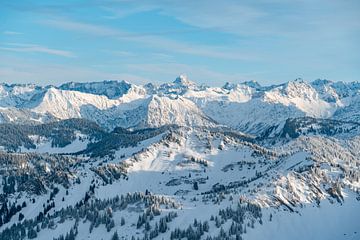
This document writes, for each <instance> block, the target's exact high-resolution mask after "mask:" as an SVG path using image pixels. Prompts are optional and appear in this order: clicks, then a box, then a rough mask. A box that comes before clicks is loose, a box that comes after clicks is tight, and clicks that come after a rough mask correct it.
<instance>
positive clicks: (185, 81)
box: [173, 74, 196, 87]
mask: <svg viewBox="0 0 360 240" xmlns="http://www.w3.org/2000/svg"><path fill="white" fill-rule="evenodd" d="M173 83H174V84H178V85H182V86H187V87H189V86H195V85H196V84H195V83H194V82H192V81H190V80H189V78H188V77H187V76H186V75H185V74H180V76H178V77H177V78H176V79H175V81H174V82H173Z"/></svg>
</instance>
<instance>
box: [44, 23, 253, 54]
mask: <svg viewBox="0 0 360 240" xmlns="http://www.w3.org/2000/svg"><path fill="white" fill-rule="evenodd" d="M43 23H44V24H46V25H50V26H52V27H57V28H60V29H64V30H69V31H74V32H76V33H86V34H90V35H94V36H99V37H114V38H115V39H117V40H119V41H131V42H136V43H139V44H141V46H142V47H143V46H145V47H146V46H148V47H152V48H158V49H162V50H166V51H171V52H177V53H183V54H189V55H195V56H202V57H211V58H220V59H229V60H254V59H257V58H258V57H259V56H256V55H255V54H254V53H246V52H244V51H243V52H240V51H236V50H235V49H233V48H232V49H228V48H226V47H210V46H208V47H205V46H202V45H197V44H190V43H184V42H180V41H175V40H170V39H167V38H164V37H160V36H156V35H157V33H145V34H133V33H129V32H126V31H122V30H119V29H117V28H110V27H107V26H103V25H97V24H89V23H82V22H76V21H71V20H65V19H56V20H54V19H53V20H46V21H44V22H43Z"/></svg>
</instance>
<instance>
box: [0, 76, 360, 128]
mask: <svg viewBox="0 0 360 240" xmlns="http://www.w3.org/2000/svg"><path fill="white" fill-rule="evenodd" d="M359 91H360V84H359V83H356V82H354V83H344V82H332V81H328V80H315V81H313V82H307V81H303V80H301V79H297V80H294V81H289V82H287V83H284V84H280V85H272V86H261V85H260V84H259V83H258V82H256V81H247V82H243V83H240V84H233V83H229V82H227V83H226V84H225V85H224V86H223V87H221V88H219V87H205V86H198V85H196V84H195V83H194V82H193V81H190V80H189V78H188V77H187V76H186V75H180V76H179V77H177V78H176V79H175V81H173V82H170V83H164V84H161V85H156V84H152V83H150V84H146V85H144V86H137V85H135V84H131V83H128V82H126V81H115V80H110V81H102V82H87V83H74V82H69V83H65V84H62V85H61V86H59V87H56V86H47V87H40V86H36V85H34V84H26V85H7V84H2V85H0V107H2V109H0V114H1V115H2V118H1V119H2V121H3V122H17V121H19V120H20V119H21V121H23V120H24V119H26V117H27V116H29V119H33V117H31V116H30V115H33V116H37V117H36V118H37V119H39V120H40V121H42V120H41V119H43V121H46V120H48V119H52V118H51V117H49V116H53V117H54V118H59V119H67V118H72V117H82V118H90V119H91V120H95V121H96V122H97V123H99V124H101V125H103V126H104V127H107V128H113V127H117V126H119V127H129V126H141V124H138V122H146V121H145V120H143V119H144V118H143V117H142V116H141V114H146V113H145V112H146V111H145V110H144V109H147V108H148V103H149V99H157V97H160V99H162V100H161V101H155V102H158V103H161V104H155V106H157V107H158V108H159V109H157V110H156V111H153V112H154V113H156V114H155V115H156V116H158V117H160V116H162V115H164V116H167V120H166V121H161V120H158V121H155V122H154V120H152V121H151V122H153V123H154V124H155V125H156V126H157V125H158V124H160V125H161V124H177V123H182V124H191V123H196V124H197V125H199V124H203V125H206V124H207V123H209V122H211V123H213V122H215V121H216V123H217V124H219V125H227V126H229V127H232V128H235V129H238V130H241V131H244V132H247V133H251V134H261V132H262V131H265V130H266V128H269V127H275V125H281V124H284V123H285V121H286V119H287V118H288V117H289V116H292V115H293V116H308V117H316V118H336V119H344V118H345V116H346V117H348V116H350V115H351V114H353V113H354V111H356V106H357V101H358V99H359V95H360V92H359ZM181 100H182V101H181ZM175 106H176V107H175ZM188 107H190V109H193V110H194V109H195V107H196V109H197V110H196V111H193V110H189V109H188ZM12 108H16V109H21V110H22V111H15V110H13V109H12ZM181 108H184V109H188V110H189V111H185V110H184V111H178V110H180V109H181ZM194 112H196V114H194V116H195V115H196V116H201V117H200V118H193V119H191V118H186V117H183V116H177V115H183V114H189V113H191V114H193V113H194ZM271 112H273V113H276V116H275V115H273V114H270V113H271ZM335 113H336V114H335ZM41 115H44V118H41V117H40V118H39V116H41ZM45 115H46V117H45ZM150 115H151V114H150ZM353 116H358V115H357V114H356V113H354V114H353ZM357 118H358V117H355V118H353V117H352V118H351V119H357ZM140 119H142V120H141V121H140ZM154 119H155V118H154ZM202 119H213V120H214V121H203V120H202ZM134 121H135V122H134Z"/></svg>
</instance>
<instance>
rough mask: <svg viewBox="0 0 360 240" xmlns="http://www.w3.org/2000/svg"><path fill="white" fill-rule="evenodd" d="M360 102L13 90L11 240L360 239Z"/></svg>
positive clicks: (7, 131)
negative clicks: (358, 118)
mask: <svg viewBox="0 0 360 240" xmlns="http://www.w3.org/2000/svg"><path fill="white" fill-rule="evenodd" d="M359 90H360V85H359V84H358V83H334V82H331V81H325V80H316V81H314V82H310V83H307V82H304V81H302V80H296V81H292V82H289V83H286V84H282V85H277V86H268V87H263V86H260V85H259V84H257V83H256V82H245V83H242V84H230V83H227V84H225V86H223V87H221V88H220V87H206V86H198V85H196V84H195V83H193V82H191V81H190V80H189V79H187V78H186V77H185V76H180V77H179V78H177V79H176V80H175V81H174V82H172V83H167V84H163V85H160V86H156V85H152V84H151V85H149V84H147V85H144V86H135V85H133V84H130V83H127V82H123V81H121V82H117V81H105V82H99V83H68V84H64V85H62V86H60V87H54V86H48V87H37V86H35V85H8V84H2V85H1V88H0V106H1V108H0V119H1V121H2V122H3V123H1V124H0V147H1V148H0V149H1V151H0V177H1V181H2V187H1V188H0V239H9V240H13V239H14V240H15V239H41V240H48V239H50V240H73V239H84V240H85V239H87V240H88V239H93V240H99V239H103V240H116V239H131V240H133V239H158V240H160V239H189V240H193V239H203V240H215V239H243V240H258V239H299V240H300V239H331V240H354V239H360V222H359V221H358V219H359V217H360V195H359V193H360V169H359V167H360V136H359V129H360V123H359V122H358V121H357V118H356V116H358V115H359V112H358V111H359V109H358V108H356V107H354V106H356V104H357V103H356V99H358V97H359ZM352 113H353V115H352V116H354V117H353V118H351V119H350V120H349V121H347V120H344V119H343V118H346V116H349V115H351V114H352ZM30 116H31V117H30ZM74 117H76V118H79V119H73V118H74Z"/></svg>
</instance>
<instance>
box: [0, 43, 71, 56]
mask: <svg viewBox="0 0 360 240" xmlns="http://www.w3.org/2000/svg"><path fill="white" fill-rule="evenodd" d="M5 45H6V46H4V45H3V46H0V50H2V51H12V52H32V53H45V54H50V55H56V56H62V57H75V55H74V54H73V53H72V52H70V51H65V50H59V49H52V48H48V47H45V46H41V45H36V44H22V43H8V44H5Z"/></svg>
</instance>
